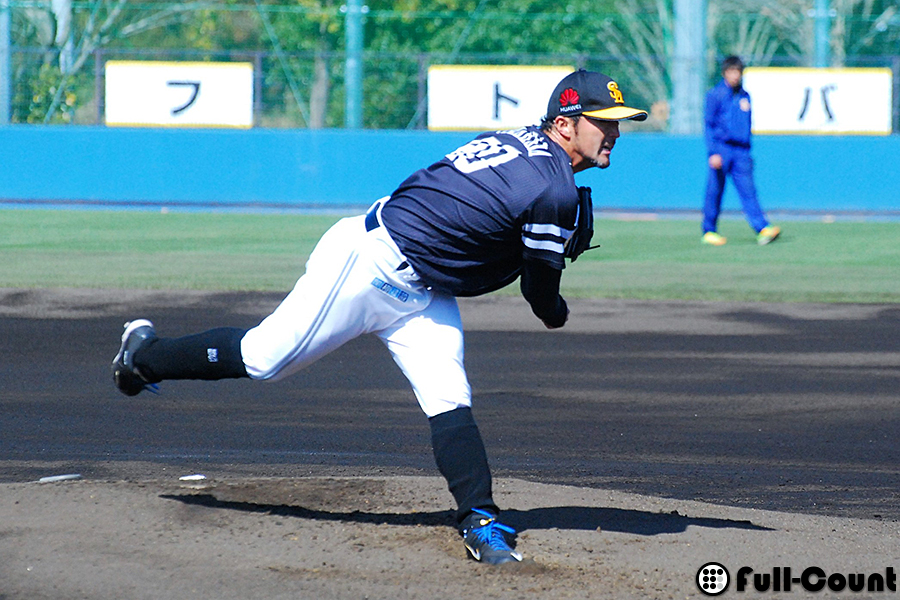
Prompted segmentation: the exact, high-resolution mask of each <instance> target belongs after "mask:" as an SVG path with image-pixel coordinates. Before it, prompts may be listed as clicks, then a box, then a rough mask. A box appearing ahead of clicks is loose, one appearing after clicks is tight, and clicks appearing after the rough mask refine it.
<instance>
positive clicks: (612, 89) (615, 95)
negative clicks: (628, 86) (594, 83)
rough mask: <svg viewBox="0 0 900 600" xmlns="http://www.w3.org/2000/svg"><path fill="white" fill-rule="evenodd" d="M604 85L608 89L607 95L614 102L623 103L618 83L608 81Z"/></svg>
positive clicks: (623, 99)
mask: <svg viewBox="0 0 900 600" xmlns="http://www.w3.org/2000/svg"><path fill="white" fill-rule="evenodd" d="M606 87H607V88H608V89H609V95H610V97H612V99H613V101H614V102H615V103H616V104H625V98H623V97H622V92H620V91H619V84H618V83H616V82H615V81H610V82H609V83H607V84H606Z"/></svg>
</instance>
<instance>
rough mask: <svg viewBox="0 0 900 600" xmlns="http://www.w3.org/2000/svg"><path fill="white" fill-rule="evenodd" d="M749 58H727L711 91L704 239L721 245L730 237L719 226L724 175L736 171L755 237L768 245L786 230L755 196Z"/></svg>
mask: <svg viewBox="0 0 900 600" xmlns="http://www.w3.org/2000/svg"><path fill="white" fill-rule="evenodd" d="M743 75H744V63H743V62H742V61H741V59H740V58H738V57H737V56H729V57H728V58H726V59H725V60H724V61H723V62H722V81H720V82H719V84H718V85H716V86H715V87H714V88H712V89H711V90H709V92H707V94H706V119H705V123H706V148H707V154H708V156H709V177H708V178H707V182H706V201H705V203H704V205H703V237H702V238H701V241H702V242H703V243H704V244H709V245H712V246H722V245H724V244H725V242H726V239H725V237H723V236H722V235H719V233H718V232H717V231H716V222H717V221H718V219H719V211H720V210H721V207H722V194H723V193H724V191H725V177H726V176H727V175H730V176H731V180H732V181H733V182H734V186H735V188H737V192H738V195H739V196H740V198H741V206H742V208H743V210H744V216H745V217H746V218H747V222H748V223H750V226H751V227H752V228H753V230H754V231H755V232H756V242H757V243H758V244H759V245H765V244H768V243H769V242H771V241H773V240H774V239H775V238H777V237H778V235H779V234H780V233H781V229H779V228H778V227H776V226H775V225H772V224H771V223H769V221H768V219H766V215H765V214H764V213H763V211H762V208H760V206H759V201H758V200H757V198H756V186H755V185H754V183H753V158H752V157H751V156H750V94H748V93H747V91H746V90H745V89H744V88H743V86H742V85H741V84H742V81H743Z"/></svg>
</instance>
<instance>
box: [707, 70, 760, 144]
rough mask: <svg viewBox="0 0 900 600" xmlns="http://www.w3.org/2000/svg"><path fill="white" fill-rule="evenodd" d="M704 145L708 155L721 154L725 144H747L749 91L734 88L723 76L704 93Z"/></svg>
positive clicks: (748, 136)
mask: <svg viewBox="0 0 900 600" xmlns="http://www.w3.org/2000/svg"><path fill="white" fill-rule="evenodd" d="M704 118H705V123H706V128H705V131H706V148H707V152H708V154H709V155H710V156H711V155H713V154H722V153H723V152H724V150H725V148H724V146H725V145H726V144H732V145H735V146H743V147H749V146H750V125H751V123H750V121H751V116H750V94H748V93H747V91H746V90H745V89H744V88H743V87H741V88H739V89H737V90H733V89H732V88H731V86H730V85H728V82H727V81H725V80H724V79H722V80H721V81H719V83H718V85H716V86H715V87H714V88H712V89H711V90H709V92H707V93H706V110H705V114H704Z"/></svg>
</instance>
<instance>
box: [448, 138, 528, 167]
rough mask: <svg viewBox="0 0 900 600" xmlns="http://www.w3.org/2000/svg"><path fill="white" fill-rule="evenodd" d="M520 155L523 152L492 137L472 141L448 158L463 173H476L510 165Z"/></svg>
mask: <svg viewBox="0 0 900 600" xmlns="http://www.w3.org/2000/svg"><path fill="white" fill-rule="evenodd" d="M520 154H521V152H519V150H518V148H516V147H515V146H510V145H508V144H504V143H502V142H501V141H500V140H498V139H497V138H495V137H493V136H491V137H486V138H481V139H478V140H472V141H471V142H469V143H468V144H466V145H465V146H463V147H462V148H459V149H458V150H455V151H453V152H451V153H450V154H448V155H447V158H448V159H450V162H452V163H453V166H454V167H456V168H457V169H459V171H461V172H462V173H474V172H475V171H480V170H482V169H487V168H489V167H496V166H498V165H502V164H503V163H508V162H509V161H511V160H512V159H514V158H516V157H517V156H519V155H520Z"/></svg>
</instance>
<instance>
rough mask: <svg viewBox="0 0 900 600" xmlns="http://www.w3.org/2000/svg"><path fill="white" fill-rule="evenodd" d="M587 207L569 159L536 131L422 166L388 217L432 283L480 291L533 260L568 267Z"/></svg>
mask: <svg viewBox="0 0 900 600" xmlns="http://www.w3.org/2000/svg"><path fill="white" fill-rule="evenodd" d="M577 210H578V191H577V188H576V186H575V178H574V176H573V173H572V167H571V164H570V161H569V156H568V155H567V154H566V153H565V151H564V150H563V149H562V148H561V147H560V146H559V145H558V144H556V142H553V141H552V140H550V139H549V138H548V137H547V136H546V135H544V133H543V132H541V131H540V129H539V128H537V127H526V128H523V129H517V130H515V131H502V132H492V133H485V134H482V135H480V136H478V137H477V138H475V139H474V140H473V141H471V142H469V143H468V144H466V145H465V146H463V147H461V148H459V149H458V150H456V151H454V152H451V153H450V154H448V155H447V156H445V157H444V158H443V159H442V160H440V161H438V162H436V163H434V164H433V165H431V166H430V167H428V168H425V169H421V170H419V171H416V172H415V173H413V174H412V175H411V176H410V177H409V178H408V179H407V180H406V181H404V182H403V183H402V184H400V187H398V188H397V190H396V191H395V192H394V193H393V194H392V195H391V199H390V200H389V201H388V202H387V203H386V204H385V205H384V208H383V209H382V212H381V216H382V222H383V223H384V226H385V227H387V230H388V231H389V232H390V234H391V237H392V238H393V239H394V241H395V242H396V243H397V245H398V246H399V247H400V250H401V251H402V252H403V254H404V255H406V257H407V259H409V261H410V263H411V264H412V266H413V268H414V269H415V270H416V272H417V273H418V274H419V276H420V277H421V278H422V281H423V282H425V283H426V284H428V285H430V286H433V287H434V288H436V289H439V290H441V291H444V292H447V293H450V294H453V295H454V296H477V295H479V294H485V293H487V292H491V291H494V290H496V289H499V288H501V287H504V286H506V285H508V284H509V283H511V282H512V281H514V280H515V279H516V277H517V276H518V275H519V272H520V270H521V268H522V264H523V261H526V260H527V261H539V262H542V263H544V264H546V265H548V266H550V267H552V268H554V269H557V270H562V269H563V268H565V263H564V262H563V251H564V244H565V243H566V241H567V240H568V239H569V238H570V237H571V235H572V232H573V230H574V229H575V221H576V216H577V214H576V213H577Z"/></svg>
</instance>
